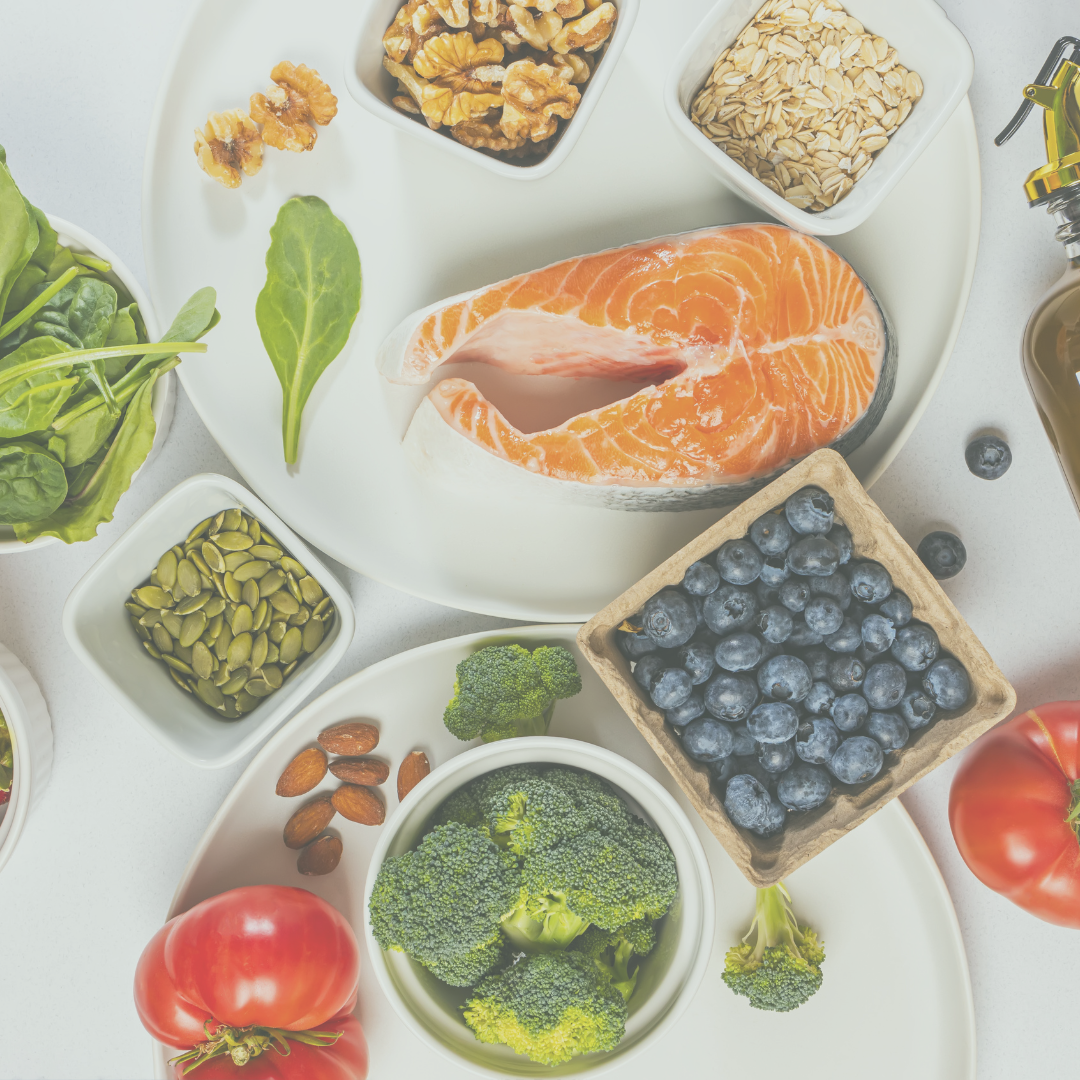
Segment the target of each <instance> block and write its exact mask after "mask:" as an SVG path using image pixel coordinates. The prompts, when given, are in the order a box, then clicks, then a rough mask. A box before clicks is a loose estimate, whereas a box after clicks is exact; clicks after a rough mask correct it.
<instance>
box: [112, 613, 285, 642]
mask: <svg viewBox="0 0 1080 1080" xmlns="http://www.w3.org/2000/svg"><path fill="white" fill-rule="evenodd" d="M131 625H132V627H133V628H134V630H135V633H136V634H138V635H139V638H140V639H141V640H142V641H149V640H150V631H149V630H147V629H146V627H145V626H143V625H142V624H141V623H140V622H139V620H138V619H136V618H135V616H134V615H132V617H131ZM275 648H276V646H275Z"/></svg>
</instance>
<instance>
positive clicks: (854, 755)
mask: <svg viewBox="0 0 1080 1080" xmlns="http://www.w3.org/2000/svg"><path fill="white" fill-rule="evenodd" d="M884 762H885V755H884V754H883V753H882V751H881V747H880V746H878V744H877V743H876V742H874V740H873V739H868V738H867V737H866V736H865V735H855V736H853V737H852V738H850V739H845V740H844V741H843V742H842V743H841V744H840V746H839V747H838V748H837V751H836V753H835V754H833V756H832V758H831V759H830V760H829V772H831V773H832V774H833V776H835V777H836V779H837V780H839V781H840V783H842V784H862V783H864V782H865V781H867V780H872V779H873V778H874V777H875V776H877V774H878V773H879V772H881V766H882V765H883V764H884Z"/></svg>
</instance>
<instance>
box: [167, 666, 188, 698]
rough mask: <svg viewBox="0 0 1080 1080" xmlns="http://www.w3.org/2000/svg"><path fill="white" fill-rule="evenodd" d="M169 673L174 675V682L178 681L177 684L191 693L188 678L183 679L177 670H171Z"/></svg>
mask: <svg viewBox="0 0 1080 1080" xmlns="http://www.w3.org/2000/svg"><path fill="white" fill-rule="evenodd" d="M169 674H170V675H171V676H172V678H173V682H174V683H176V685H177V686H179V687H180V689H181V690H186V691H187V692H188V693H189V694H190V693H191V687H190V686H188V684H187V680H186V679H181V678H180V676H179V675H177V674H176V672H175V671H170V672H169Z"/></svg>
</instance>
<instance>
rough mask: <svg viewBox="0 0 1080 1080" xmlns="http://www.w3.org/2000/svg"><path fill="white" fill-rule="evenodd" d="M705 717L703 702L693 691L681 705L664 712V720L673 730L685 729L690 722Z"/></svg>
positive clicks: (699, 695)
mask: <svg viewBox="0 0 1080 1080" xmlns="http://www.w3.org/2000/svg"><path fill="white" fill-rule="evenodd" d="M704 715H705V700H704V698H702V696H701V693H700V692H699V691H697V690H695V691H694V692H693V693H692V694H691V695H690V696H689V697H688V698H687V699H686V700H685V701H684V702H683V703H682V704H681V705H676V706H675V708H674V709H665V710H664V719H665V720H666V721H667V722H668V723H669V724H670V725H671V726H672V727H674V728H682V727H686V725H687V724H689V723H690V721H691V720H696V719H697V718H698V717H699V716H704Z"/></svg>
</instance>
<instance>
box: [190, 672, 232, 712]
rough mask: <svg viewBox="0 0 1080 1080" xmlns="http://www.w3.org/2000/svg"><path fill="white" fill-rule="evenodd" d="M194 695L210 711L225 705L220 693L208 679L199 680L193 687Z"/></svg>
mask: <svg viewBox="0 0 1080 1080" xmlns="http://www.w3.org/2000/svg"><path fill="white" fill-rule="evenodd" d="M195 693H196V694H197V695H198V696H199V698H200V699H201V700H203V701H205V702H206V704H207V705H209V706H210V708H211V709H220V708H221V707H222V705H224V704H225V698H224V697H223V696H222V693H221V691H220V690H219V689H218V688H217V687H216V686H215V685H214V684H213V683H212V682H210V680H209V679H200V680H199V681H198V683H196V685H195Z"/></svg>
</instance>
